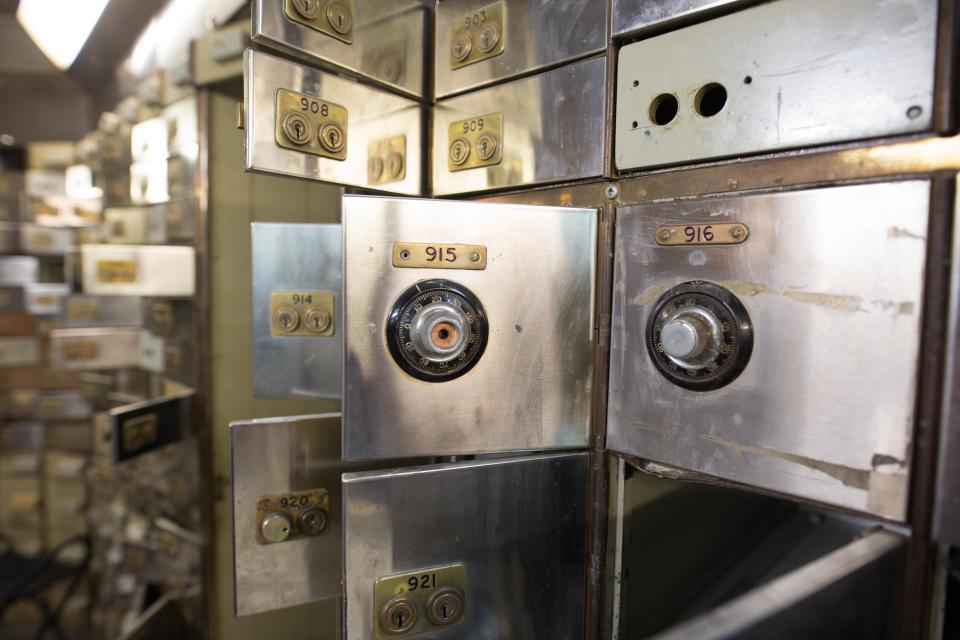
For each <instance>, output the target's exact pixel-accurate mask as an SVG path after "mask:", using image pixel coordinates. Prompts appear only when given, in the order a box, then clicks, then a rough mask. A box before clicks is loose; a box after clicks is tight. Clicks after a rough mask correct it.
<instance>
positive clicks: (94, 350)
mask: <svg viewBox="0 0 960 640" xmlns="http://www.w3.org/2000/svg"><path fill="white" fill-rule="evenodd" d="M99 354H100V343H98V342H97V341H96V340H70V341H66V342H64V343H63V358H64V359H65V360H93V359H94V358H96V357H97V356H98V355H99Z"/></svg>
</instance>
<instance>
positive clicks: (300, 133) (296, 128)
mask: <svg viewBox="0 0 960 640" xmlns="http://www.w3.org/2000/svg"><path fill="white" fill-rule="evenodd" d="M293 130H294V131H296V132H297V137H298V138H300V137H302V136H303V125H302V124H300V123H299V122H297V123H294V125H293Z"/></svg>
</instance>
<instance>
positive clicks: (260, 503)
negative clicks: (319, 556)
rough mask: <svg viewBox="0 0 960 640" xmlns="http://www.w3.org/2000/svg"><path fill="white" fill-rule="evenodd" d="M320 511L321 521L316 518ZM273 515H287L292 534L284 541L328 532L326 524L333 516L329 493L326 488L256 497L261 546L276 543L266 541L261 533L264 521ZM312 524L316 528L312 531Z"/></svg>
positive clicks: (258, 538)
mask: <svg viewBox="0 0 960 640" xmlns="http://www.w3.org/2000/svg"><path fill="white" fill-rule="evenodd" d="M317 510H319V511H320V512H321V516H320V518H319V519H318V518H317ZM271 514H278V515H280V516H284V517H286V518H287V520H288V522H289V532H288V533H287V537H286V538H285V539H284V540H282V542H287V541H289V540H296V539H297V538H308V537H312V536H316V535H320V534H321V533H323V532H324V531H326V530H327V521H328V519H329V515H330V492H329V491H327V490H326V489H310V490H308V491H291V492H289V493H281V494H278V495H270V496H260V497H259V498H257V519H256V522H255V526H256V528H257V542H258V543H259V544H274V543H275V542H274V541H271V540H268V539H267V538H265V537H264V536H263V532H262V530H261V524H262V523H263V521H264V519H266V518H267V516H269V515H271ZM311 525H312V526H313V527H315V529H314V530H313V531H312V532H311V529H310V526H311Z"/></svg>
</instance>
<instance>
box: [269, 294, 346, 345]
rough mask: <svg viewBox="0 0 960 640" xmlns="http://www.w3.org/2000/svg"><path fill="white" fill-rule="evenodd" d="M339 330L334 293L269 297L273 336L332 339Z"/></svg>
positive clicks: (271, 332) (271, 333) (272, 295)
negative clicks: (330, 337)
mask: <svg viewBox="0 0 960 640" xmlns="http://www.w3.org/2000/svg"><path fill="white" fill-rule="evenodd" d="M336 329H337V327H336V314H335V307H334V296H333V291H273V292H271V293H270V335H272V336H312V337H329V336H332V335H334V333H335V332H336Z"/></svg>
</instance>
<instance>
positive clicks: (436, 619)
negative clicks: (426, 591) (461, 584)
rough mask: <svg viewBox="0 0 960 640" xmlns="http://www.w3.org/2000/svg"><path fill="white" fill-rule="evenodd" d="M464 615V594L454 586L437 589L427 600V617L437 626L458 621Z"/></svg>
mask: <svg viewBox="0 0 960 640" xmlns="http://www.w3.org/2000/svg"><path fill="white" fill-rule="evenodd" d="M462 615H463V594H461V593H460V592H459V591H458V590H456V589H454V588H453V587H443V588H441V589H437V590H436V591H435V592H434V593H433V595H431V596H430V599H429V600H427V619H428V620H430V622H431V623H433V624H435V625H437V626H441V627H442V626H447V625H451V624H454V623H456V622H457V621H459V619H460V618H461V617H462Z"/></svg>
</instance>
